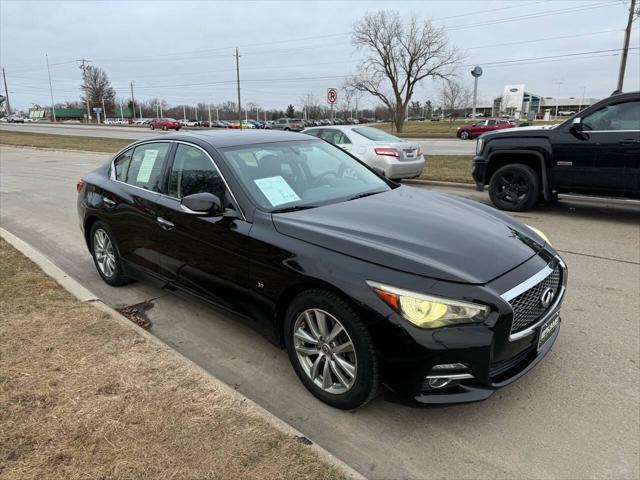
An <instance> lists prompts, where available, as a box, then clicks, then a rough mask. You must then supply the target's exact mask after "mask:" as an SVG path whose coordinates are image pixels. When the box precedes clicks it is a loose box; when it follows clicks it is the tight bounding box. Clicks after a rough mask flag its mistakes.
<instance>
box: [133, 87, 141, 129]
mask: <svg viewBox="0 0 640 480" xmlns="http://www.w3.org/2000/svg"><path fill="white" fill-rule="evenodd" d="M135 118H136V101H135V99H134V98H133V81H132V82H131V120H135ZM140 120H141V121H142V105H140Z"/></svg>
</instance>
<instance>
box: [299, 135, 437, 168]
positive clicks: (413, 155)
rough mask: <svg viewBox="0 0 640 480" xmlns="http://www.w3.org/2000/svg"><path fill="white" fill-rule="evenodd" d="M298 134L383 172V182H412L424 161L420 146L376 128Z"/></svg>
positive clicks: (422, 166)
mask: <svg viewBox="0 0 640 480" xmlns="http://www.w3.org/2000/svg"><path fill="white" fill-rule="evenodd" d="M302 133H306V134H307V135H313V136H314V137H318V138H321V139H323V140H326V141H327V142H329V143H332V144H334V145H336V146H338V147H340V148H342V149H343V150H345V151H347V152H349V153H350V154H351V155H353V156H354V157H356V158H358V159H359V160H361V161H362V162H364V163H366V164H367V165H369V166H370V167H375V168H378V169H380V170H382V171H384V174H385V176H386V177H387V178H391V179H394V180H399V179H402V178H413V177H417V176H419V175H420V173H422V170H423V169H424V165H425V158H424V154H423V151H422V147H421V146H420V144H418V143H417V142H409V141H406V140H403V139H401V138H398V137H394V136H393V135H390V134H388V133H386V132H383V131H382V130H379V129H377V128H372V127H365V126H360V125H331V126H323V127H311V128H305V129H304V130H303V131H302Z"/></svg>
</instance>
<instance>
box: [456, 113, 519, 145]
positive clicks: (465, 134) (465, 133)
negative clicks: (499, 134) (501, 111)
mask: <svg viewBox="0 0 640 480" xmlns="http://www.w3.org/2000/svg"><path fill="white" fill-rule="evenodd" d="M512 127H513V125H512V124H511V123H510V122H509V120H507V119H504V118H487V119H486V120H482V121H480V122H476V123H473V124H468V125H462V126H460V127H458V130H457V131H456V136H457V137H458V138H460V139H462V140H468V139H470V138H476V137H479V136H480V135H482V134H483V133H486V132H492V131H493V130H502V129H503V128H512Z"/></svg>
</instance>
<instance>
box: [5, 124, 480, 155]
mask: <svg viewBox="0 0 640 480" xmlns="http://www.w3.org/2000/svg"><path fill="white" fill-rule="evenodd" d="M0 130H7V131H19V132H33V133H48V134H53V135H77V136H83V137H84V136H86V137H107V138H128V139H131V141H134V140H141V139H144V138H149V137H155V136H158V135H162V134H165V133H167V132H163V131H162V130H154V131H151V130H150V129H149V128H142V127H126V126H116V125H113V126H112V125H104V126H96V125H77V124H73V123H71V124H49V123H12V124H7V123H2V124H0ZM197 130H199V129H197ZM214 130H215V129H214ZM181 131H182V132H188V131H190V129H188V128H183V129H182V130H181ZM171 132H172V133H174V132H173V131H171ZM410 141H417V142H418V143H420V144H421V145H422V148H423V149H424V151H425V152H426V154H427V155H473V154H474V153H475V149H476V142H475V141H474V140H459V139H457V138H424V139H420V138H416V139H410Z"/></svg>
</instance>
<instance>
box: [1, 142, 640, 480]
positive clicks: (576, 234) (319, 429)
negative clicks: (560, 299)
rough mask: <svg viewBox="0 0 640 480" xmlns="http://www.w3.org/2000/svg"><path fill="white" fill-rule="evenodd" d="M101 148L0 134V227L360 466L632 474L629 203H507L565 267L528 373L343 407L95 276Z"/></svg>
mask: <svg viewBox="0 0 640 480" xmlns="http://www.w3.org/2000/svg"><path fill="white" fill-rule="evenodd" d="M105 158H107V157H105V156H104V155H97V154H91V153H68V152H67V153H64V152H53V151H42V150H30V149H16V148H9V147H0V160H1V169H2V175H1V182H0V217H1V225H2V227H3V228H5V229H7V230H9V231H10V232H12V233H13V234H15V235H17V236H18V237H20V238H22V239H23V240H25V241H27V242H28V243H30V244H31V245H33V246H34V247H35V248H37V249H39V250H40V251H42V252H43V253H44V254H45V255H47V256H48V257H49V258H51V259H52V260H53V261H54V262H55V263H56V264H57V265H59V266H60V267H61V268H62V269H64V270H65V271H66V272H68V273H69V275H71V276H72V277H74V278H76V279H77V280H79V281H80V282H81V283H82V284H84V285H85V286H86V287H87V288H89V289H90V290H92V291H93V292H94V293H96V294H98V295H99V296H101V297H102V298H103V299H104V300H105V301H106V302H107V303H108V304H110V305H112V306H116V307H119V306H123V305H127V304H132V303H137V302H141V301H143V300H148V299H152V301H153V304H154V307H153V308H152V309H151V310H150V317H151V320H152V322H153V327H152V329H151V332H152V333H153V334H155V335H157V336H158V337H159V338H160V339H162V340H163V341H165V342H166V343H167V344H169V345H171V346H172V347H174V348H175V349H176V350H178V351H180V352H181V353H182V354H184V355H186V356H187V357H189V358H191V359H192V360H194V361H195V362H196V363H198V364H199V365H200V366H202V367H203V368H204V369H206V370H207V371H209V372H211V373H212V374H213V375H215V376H216V377H218V378H220V379H221V380H223V381H224V382H226V383H228V384H229V385H232V386H234V387H235V388H237V389H238V390H239V391H241V392H242V393H244V394H245V395H247V396H248V397H250V398H252V399H253V400H255V401H256V402H257V403H259V404H260V405H261V406H263V407H264V408H266V409H267V410H269V411H271V412H272V413H274V414H275V415H277V416H278V417H280V418H282V419H283V420H285V421H286V422H288V423H290V424H292V425H293V426H295V427H296V428H297V429H299V430H300V431H302V432H304V433H305V434H306V435H308V436H309V437H310V438H312V439H313V440H315V441H316V442H318V443H319V444H321V445H322V446H323V447H325V448H326V449H327V450H329V451H330V452H332V453H333V454H334V455H336V456H337V457H339V458H340V459H342V460H344V461H345V462H347V463H348V464H350V465H352V466H353V467H354V468H356V469H357V470H359V471H360V472H361V473H363V474H364V475H366V476H368V477H371V478H380V479H383V478H384V479H397V478H415V479H417V478H443V477H447V478H566V479H576V478H580V479H586V478H616V479H620V478H629V479H631V478H638V477H639V476H640V468H639V458H638V451H639V438H640V435H639V433H640V415H639V410H640V407H639V405H640V392H639V388H640V387H639V379H640V372H639V366H640V358H639V357H640V353H639V350H640V342H639V340H640V331H639V328H638V319H639V318H640V306H639V301H638V298H639V289H640V258H639V256H640V206H638V203H633V202H624V201H615V202H609V201H594V200H585V199H568V198H563V199H562V200H561V201H560V202H559V204H558V205H557V206H550V207H541V208H538V209H535V210H533V211H530V212H527V213H522V214H517V215H515V216H516V217H517V218H518V219H520V220H522V221H524V222H527V223H529V224H531V225H533V226H535V227H538V228H540V229H542V230H544V231H546V232H547V234H548V235H549V236H550V238H551V240H552V241H553V243H554V244H555V245H556V247H557V248H558V249H559V250H560V251H561V252H562V254H563V257H564V259H565V261H566V263H567V264H568V266H569V289H568V293H567V296H566V300H565V302H564V307H563V322H562V330H561V332H560V337H559V338H558V341H557V342H556V344H555V346H554V348H553V350H552V351H551V352H550V354H549V355H548V357H547V358H546V359H545V361H544V362H542V363H541V364H540V365H539V366H538V367H536V368H535V369H534V370H533V371H532V372H530V373H529V374H528V375H526V376H525V377H523V378H522V379H520V380H519V381H517V382H515V383H514V384H512V385H510V386H508V387H506V388H504V389H502V390H500V391H498V392H497V393H496V394H495V395H493V397H491V398H490V399H488V400H487V401H485V402H482V403H477V404H471V405H463V406H456V407H447V408H437V409H428V410H420V409H410V408H407V407H403V406H400V405H396V404H392V403H387V402H385V401H383V400H382V399H381V398H378V399H375V400H374V401H373V402H372V403H371V404H369V405H367V406H366V407H364V408H362V409H360V410H357V411H355V412H343V411H339V410H335V409H332V408H330V407H328V406H325V405H323V404H321V403H320V402H319V401H317V400H316V399H315V398H314V397H312V396H311V395H310V394H309V393H307V391H306V390H305V389H304V387H303V386H302V385H301V384H300V383H299V382H298V380H297V378H296V377H295V375H294V373H293V370H292V369H291V367H290V365H289V363H288V359H287V356H286V354H285V352H284V351H281V350H278V349H277V348H275V347H273V346H272V345H271V344H270V343H268V342H267V341H266V340H264V339H263V338H262V337H261V336H260V335H258V334H257V333H255V332H254V331H252V330H251V329H249V328H248V327H246V326H244V325H242V324H241V323H238V322H236V321H235V319H234V318H233V317H232V316H231V315H229V314H227V313H224V312H222V311H218V310H216V309H214V308H212V307H209V306H206V305H204V304H202V303H200V302H198V301H196V300H193V299H191V298H189V297H186V296H184V295H178V294H175V293H172V292H170V291H168V290H166V289H161V288H157V287H155V286H152V285H150V284H147V283H135V284H132V285H129V286H126V287H121V288H112V287H108V286H107V285H106V284H104V283H103V282H102V281H101V280H100V278H99V276H98V274H97V273H96V272H95V270H94V266H93V264H92V261H91V258H90V256H89V253H88V252H87V250H86V247H85V245H84V241H83V239H82V238H81V235H80V232H79V230H78V218H77V214H76V205H75V204H76V191H75V183H76V181H77V179H79V178H80V176H81V175H82V174H83V173H85V172H87V171H89V170H91V169H92V168H94V167H95V166H97V165H98V164H100V163H101V162H102V161H104V160H105ZM430 188H434V189H436V190H442V191H445V192H449V193H452V194H456V195H464V196H468V197H472V198H475V199H478V200H480V201H486V196H485V194H481V193H478V192H474V191H472V190H467V189H455V188H436V187H430ZM427 208H428V206H427ZM480 240H481V239H480ZM185 428H188V426H185Z"/></svg>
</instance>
